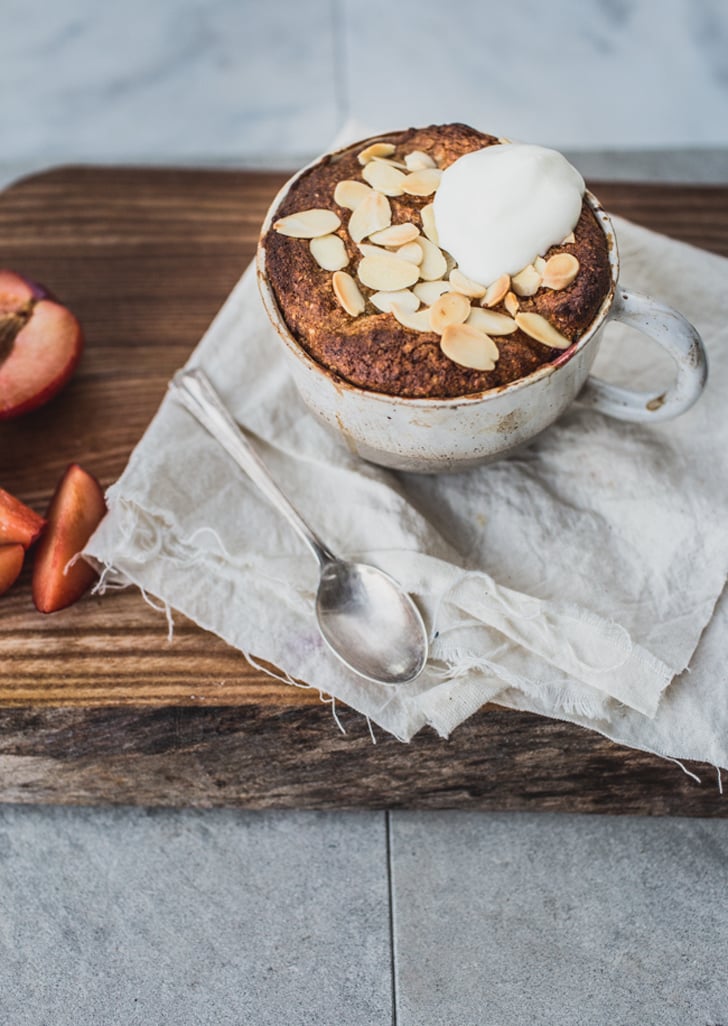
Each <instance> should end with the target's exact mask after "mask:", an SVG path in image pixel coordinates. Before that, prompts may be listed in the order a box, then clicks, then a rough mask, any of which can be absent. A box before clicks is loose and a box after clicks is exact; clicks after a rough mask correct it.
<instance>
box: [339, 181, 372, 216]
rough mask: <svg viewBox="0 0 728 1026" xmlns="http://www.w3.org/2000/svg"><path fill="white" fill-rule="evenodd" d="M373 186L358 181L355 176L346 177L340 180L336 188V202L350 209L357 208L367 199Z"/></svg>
mask: <svg viewBox="0 0 728 1026" xmlns="http://www.w3.org/2000/svg"><path fill="white" fill-rule="evenodd" d="M371 191H372V190H371V186H369V185H365V184H364V182H356V181H354V179H353V178H345V179H344V180H343V181H342V182H338V183H337V186H336V188H335V189H334V203H338V204H339V206H340V207H346V208H347V209H348V210H356V208H357V207H358V206H359V204H360V203H361V202H362V200H365V199H366V198H367V196H368V195H369V193H370V192H371Z"/></svg>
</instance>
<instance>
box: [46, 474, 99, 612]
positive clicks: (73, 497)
mask: <svg viewBox="0 0 728 1026" xmlns="http://www.w3.org/2000/svg"><path fill="white" fill-rule="evenodd" d="M105 513H106V502H105V501H104V493H103V491H102V489H101V485H100V484H99V482H98V481H97V480H96V478H95V477H93V475H92V474H89V473H88V471H87V470H84V469H83V467H80V466H79V465H78V463H72V464H71V466H70V467H69V468H68V470H67V471H66V473H65V474H64V475H63V477H62V478H61V480H60V482H59V484H58V487H57V488H56V490H55V493H54V495H53V498H52V499H51V503H50V506H49V507H48V513H47V514H46V516H47V520H48V523H47V524H46V527H45V530H44V531H43V533H42V535H41V537H40V541H39V542H38V549H37V552H36V555H35V563H34V565H33V601H34V602H35V607H36V609H38V610H39V611H40V612H41V613H54V612H55V611H56V610H57V609H64V608H65V607H66V606H70V605H71V604H72V603H73V602H75V601H76V600H77V599H79V598H80V597H81V596H82V595H83V593H84V592H85V591H86V590H87V588H89V587H90V586H91V584H92V583H93V581H94V580H95V579H96V576H97V575H96V571H95V570H94V569H93V568H92V567H91V566H89V564H88V563H86V562H85V561H84V560H83V559H79V560H77V561H76V562H74V563H73V565H72V566H71V565H69V564H70V562H71V560H72V559H73V557H74V556H76V555H78V553H79V552H81V550H82V549H83V547H84V545H85V544H86V542H87V541H88V540H89V538H90V537H91V535H92V534H93V532H94V530H95V529H96V527H97V526H98V524H99V523H100V522H101V519H102V518H103V516H104V514H105Z"/></svg>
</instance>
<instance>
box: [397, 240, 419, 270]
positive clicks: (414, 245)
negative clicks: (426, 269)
mask: <svg viewBox="0 0 728 1026" xmlns="http://www.w3.org/2000/svg"><path fill="white" fill-rule="evenodd" d="M392 255H393V256H396V257H399V259H400V260H409V262H410V263H411V264H417V266H418V267H419V265H420V264H421V263H422V261H423V260H424V258H425V254H424V251H423V249H422V246H420V244H419V242H408V243H407V245H406V246H400V247H399V249H396V250H395V251H394V253H393V254H392Z"/></svg>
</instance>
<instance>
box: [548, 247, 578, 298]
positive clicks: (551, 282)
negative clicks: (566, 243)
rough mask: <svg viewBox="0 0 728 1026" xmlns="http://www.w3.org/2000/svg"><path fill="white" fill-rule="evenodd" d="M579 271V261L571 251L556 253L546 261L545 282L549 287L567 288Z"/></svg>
mask: <svg viewBox="0 0 728 1026" xmlns="http://www.w3.org/2000/svg"><path fill="white" fill-rule="evenodd" d="M578 273H579V261H578V260H577V259H576V257H575V256H573V254H571V253H555V254H554V255H553V256H552V257H550V258H549V260H548V261H547V263H546V267H545V270H544V274H543V284H544V285H545V286H546V288H547V289H556V290H559V289H565V288H566V286H567V285H571V283H572V281H573V280H574V278H576V276H577V274H578Z"/></svg>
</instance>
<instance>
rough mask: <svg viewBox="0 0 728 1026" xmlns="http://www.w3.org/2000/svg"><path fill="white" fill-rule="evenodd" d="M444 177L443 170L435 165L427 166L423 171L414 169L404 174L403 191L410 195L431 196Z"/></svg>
mask: <svg viewBox="0 0 728 1026" xmlns="http://www.w3.org/2000/svg"><path fill="white" fill-rule="evenodd" d="M441 178H442V171H440V170H439V168H435V167H426V168H423V169H422V171H413V172H412V173H411V174H409V175H405V176H404V181H403V182H402V191H403V192H406V193H408V194H409V195H410V196H431V195H432V193H433V192H435V191H436V189H437V187H438V185H439V184H440V179H441Z"/></svg>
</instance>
